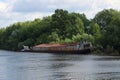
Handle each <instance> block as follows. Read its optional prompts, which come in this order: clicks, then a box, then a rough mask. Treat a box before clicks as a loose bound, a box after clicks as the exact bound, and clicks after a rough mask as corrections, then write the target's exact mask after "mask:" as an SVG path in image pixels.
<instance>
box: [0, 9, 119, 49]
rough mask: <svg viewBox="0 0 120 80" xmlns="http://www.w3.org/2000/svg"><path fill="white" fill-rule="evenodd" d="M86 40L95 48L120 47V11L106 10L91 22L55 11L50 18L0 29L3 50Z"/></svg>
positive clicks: (79, 15)
mask: <svg viewBox="0 0 120 80" xmlns="http://www.w3.org/2000/svg"><path fill="white" fill-rule="evenodd" d="M82 40H87V41H90V42H92V43H93V44H94V45H95V46H97V47H98V46H103V47H104V48H106V47H108V46H110V47H112V48H114V49H118V50H119V48H120V12H119V11H117V10H113V9H107V10H106V9H105V10H103V11H101V12H99V13H97V14H96V16H95V17H94V18H93V19H92V20H89V19H87V18H86V16H85V14H79V13H69V12H68V11H66V10H63V9H57V10H55V13H54V14H53V15H51V16H47V17H44V18H42V19H39V18H38V19H35V20H34V21H27V22H18V23H15V24H13V25H10V26H9V27H6V28H1V29H0V48H1V49H7V50H20V49H21V48H22V46H23V45H28V46H34V45H37V44H41V43H72V42H80V41H82Z"/></svg>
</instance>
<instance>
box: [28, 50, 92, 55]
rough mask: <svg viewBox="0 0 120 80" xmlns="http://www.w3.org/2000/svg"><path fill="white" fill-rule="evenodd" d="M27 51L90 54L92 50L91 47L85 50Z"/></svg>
mask: <svg viewBox="0 0 120 80" xmlns="http://www.w3.org/2000/svg"><path fill="white" fill-rule="evenodd" d="M27 52H38V53H56V54H57V53H60V54H61V53H64V54H89V53H90V52H91V50H90V49H84V50H70V51H69V50H44V51H43V50H42V51H41V50H28V51H27Z"/></svg>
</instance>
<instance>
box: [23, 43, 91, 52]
mask: <svg viewBox="0 0 120 80" xmlns="http://www.w3.org/2000/svg"><path fill="white" fill-rule="evenodd" d="M91 50H92V44H91V43H90V42H86V41H84V42H80V43H70V44H39V45H36V46H33V47H30V48H29V47H28V46H24V49H23V50H22V51H28V52H41V53H69V54H89V53H90V52H91Z"/></svg>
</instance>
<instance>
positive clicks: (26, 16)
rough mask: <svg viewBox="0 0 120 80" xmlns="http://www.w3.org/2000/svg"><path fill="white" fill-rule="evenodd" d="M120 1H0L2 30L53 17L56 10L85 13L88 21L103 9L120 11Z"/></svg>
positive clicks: (0, 26) (0, 24) (0, 25)
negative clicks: (18, 24)
mask: <svg viewBox="0 0 120 80" xmlns="http://www.w3.org/2000/svg"><path fill="white" fill-rule="evenodd" d="M119 4H120V0H0V28H2V27H7V26H9V25H10V24H13V23H16V22H23V21H27V20H34V19H35V18H42V17H45V16H49V15H52V14H53V13H54V11H55V10H56V9H64V10H68V11H69V12H77V13H84V14H85V15H86V16H87V18H88V19H91V18H93V17H94V16H95V14H96V13H98V12H99V11H101V10H103V9H110V8H112V9H116V10H120V7H119Z"/></svg>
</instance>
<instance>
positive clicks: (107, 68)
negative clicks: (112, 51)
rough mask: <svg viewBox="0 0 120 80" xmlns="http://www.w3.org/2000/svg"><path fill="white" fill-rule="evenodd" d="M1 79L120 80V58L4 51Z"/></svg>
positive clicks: (1, 54) (0, 56) (2, 54)
mask: <svg viewBox="0 0 120 80" xmlns="http://www.w3.org/2000/svg"><path fill="white" fill-rule="evenodd" d="M0 80H120V57H117V56H116V57H115V56H93V55H70V54H69V55H63V54H46V53H41V54H38V53H22V52H8V51H0Z"/></svg>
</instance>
